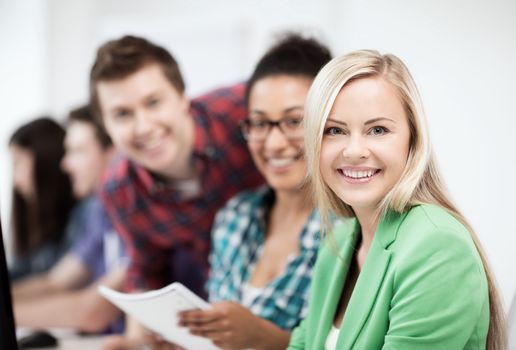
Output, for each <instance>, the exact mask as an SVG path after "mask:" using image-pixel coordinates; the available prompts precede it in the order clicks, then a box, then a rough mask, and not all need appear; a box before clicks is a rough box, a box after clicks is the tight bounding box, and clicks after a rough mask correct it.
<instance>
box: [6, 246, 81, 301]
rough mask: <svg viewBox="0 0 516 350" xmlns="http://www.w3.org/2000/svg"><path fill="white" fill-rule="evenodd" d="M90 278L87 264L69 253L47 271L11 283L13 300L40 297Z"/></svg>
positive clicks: (69, 287)
mask: <svg viewBox="0 0 516 350" xmlns="http://www.w3.org/2000/svg"><path fill="white" fill-rule="evenodd" d="M90 278H91V273H90V271H89V269H88V267H87V266H85V265H84V264H83V262H82V261H81V260H80V259H79V258H78V257H76V256H75V255H73V254H71V253H69V254H67V255H65V256H64V257H63V258H62V259H61V260H60V261H59V263H58V264H57V265H56V266H55V267H54V268H52V269H51V270H50V271H49V272H46V273H42V274H39V275H37V276H33V277H29V278H26V279H24V280H21V281H19V282H17V283H15V284H14V285H13V299H14V300H15V301H20V300H27V299H32V298H40V297H42V296H48V295H50V294H55V293H61V292H64V291H69V290H72V289H76V288H79V287H81V286H83V285H84V284H85V283H87V282H88V280H89V279H90Z"/></svg>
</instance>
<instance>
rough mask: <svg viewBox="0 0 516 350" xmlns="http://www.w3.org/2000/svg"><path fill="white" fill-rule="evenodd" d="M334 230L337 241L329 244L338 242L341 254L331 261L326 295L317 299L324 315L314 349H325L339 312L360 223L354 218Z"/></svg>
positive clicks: (315, 338)
mask: <svg viewBox="0 0 516 350" xmlns="http://www.w3.org/2000/svg"><path fill="white" fill-rule="evenodd" d="M349 225H351V226H352V227H353V229H352V230H350V226H349ZM334 232H335V234H334V237H335V241H336V242H331V241H330V242H328V244H330V246H331V245H332V243H336V244H337V249H338V254H339V255H338V256H337V257H335V259H333V260H332V261H331V262H332V263H334V264H333V266H332V267H331V271H329V272H328V273H329V274H331V275H330V277H329V283H328V284H327V285H325V286H324V288H328V290H327V291H324V294H326V297H325V298H324V299H322V300H317V304H319V305H318V306H319V307H317V308H315V309H319V310H320V314H321V316H322V317H321V318H320V319H319V321H318V322H319V324H318V326H317V330H316V332H315V335H314V338H313V339H314V344H313V347H312V348H314V349H324V343H325V341H326V337H327V336H328V333H329V331H330V328H331V326H332V324H333V319H334V318H335V313H336V312H337V307H338V304H339V301H340V297H341V295H342V290H343V287H344V281H345V280H346V276H347V272H348V270H349V265H350V262H351V258H352V257H353V252H354V249H355V246H356V242H357V239H358V223H357V222H356V220H354V222H353V223H351V222H347V223H345V224H343V228H342V229H336V230H335V231H334ZM334 254H336V252H334Z"/></svg>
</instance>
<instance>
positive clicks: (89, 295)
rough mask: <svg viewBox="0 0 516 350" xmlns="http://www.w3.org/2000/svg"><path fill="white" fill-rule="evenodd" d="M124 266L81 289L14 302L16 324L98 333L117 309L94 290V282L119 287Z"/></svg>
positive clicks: (112, 319)
mask: <svg viewBox="0 0 516 350" xmlns="http://www.w3.org/2000/svg"><path fill="white" fill-rule="evenodd" d="M125 276H126V268H125V267H121V268H118V269H115V270H113V271H111V272H109V273H108V274H107V275H105V276H104V277H103V278H101V279H100V280H99V281H98V283H94V284H92V285H90V286H88V287H87V288H85V289H82V290H77V291H69V292H64V293H57V294H55V295H51V296H48V297H45V298H42V299H32V300H21V301H15V303H14V315H15V318H16V324H17V325H19V326H25V327H34V328H38V327H44V328H46V327H65V328H75V329H78V330H81V331H85V332H100V331H102V330H104V329H105V328H106V327H107V326H109V325H110V324H111V323H112V322H113V321H114V320H115V319H116V317H117V316H118V315H120V310H119V309H118V308H116V306H114V305H113V304H111V303H110V302H109V301H107V300H106V299H104V298H103V297H102V296H101V295H100V294H99V293H98V291H97V286H98V284H104V285H106V286H108V287H110V288H113V289H120V288H121V287H122V285H123V282H124V279H125Z"/></svg>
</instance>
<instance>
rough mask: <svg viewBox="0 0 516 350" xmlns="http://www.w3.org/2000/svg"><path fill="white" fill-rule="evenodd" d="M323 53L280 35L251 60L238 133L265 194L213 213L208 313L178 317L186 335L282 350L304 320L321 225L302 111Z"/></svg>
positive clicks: (309, 42)
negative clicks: (309, 180) (312, 189)
mask: <svg viewBox="0 0 516 350" xmlns="http://www.w3.org/2000/svg"><path fill="white" fill-rule="evenodd" d="M330 59H331V55H330V52H329V50H328V49H327V48H326V47H325V46H323V45H321V44H320V43H318V42H317V41H316V40H314V39H305V38H303V37H301V36H299V35H293V34H290V35H287V36H286V37H284V38H283V39H282V40H280V41H279V42H278V43H277V44H276V45H275V46H274V47H272V48H271V49H270V50H269V51H268V52H267V53H266V54H265V55H264V56H263V57H262V58H261V60H260V61H259V62H258V65H257V67H256V68H255V71H254V73H253V74H252V76H251V78H250V79H249V81H248V84H247V94H246V95H247V101H248V117H247V119H245V120H244V121H243V123H242V131H243V134H244V136H245V138H246V140H247V146H248V147H249V150H250V152H251V155H252V157H253V160H254V162H255V164H256V166H257V167H258V169H259V170H260V172H261V173H262V175H263V176H264V177H265V179H266V180H267V186H264V187H262V188H260V189H258V190H254V191H245V192H242V193H240V194H238V195H237V196H235V197H233V198H232V199H231V200H230V201H229V202H228V204H227V205H226V206H225V207H224V208H223V209H222V210H221V211H220V212H219V213H218V214H217V216H216V220H215V224H214V229H213V231H212V232H213V236H212V254H211V272H210V278H209V281H208V290H209V296H210V301H211V302H212V306H213V308H212V309H211V310H209V311H201V310H196V311H189V312H185V313H183V314H182V317H181V319H180V321H181V322H180V324H181V325H183V326H186V327H188V328H189V329H190V332H191V333H192V334H197V335H201V336H204V337H207V338H209V339H211V340H212V341H213V342H214V343H215V344H216V345H218V346H219V347H221V348H224V349H270V350H272V349H285V348H286V346H287V344H288V341H289V338H290V331H291V330H292V329H293V328H294V327H295V326H296V325H297V324H298V323H299V322H300V320H301V319H302V318H303V317H304V315H305V312H306V309H307V304H308V289H309V286H310V280H311V277H312V267H313V265H314V262H315V258H316V256H317V250H318V248H319V243H320V229H321V225H320V220H319V216H318V215H317V213H316V211H315V209H314V202H313V200H312V198H311V192H310V187H309V186H308V185H307V182H306V178H305V177H306V164H305V158H304V152H303V127H302V121H303V111H304V104H305V99H306V94H307V92H308V88H309V87H310V85H311V83H312V80H313V79H314V77H315V76H316V75H317V72H319V70H320V69H321V67H322V66H323V65H324V64H326V63H327V62H328V61H329V60H330Z"/></svg>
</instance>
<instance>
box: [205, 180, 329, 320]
mask: <svg viewBox="0 0 516 350" xmlns="http://www.w3.org/2000/svg"><path fill="white" fill-rule="evenodd" d="M273 200H274V193H273V192H272V191H271V190H270V189H269V188H267V187H263V188H260V189H259V190H257V191H254V192H251V191H246V192H243V193H241V194H239V195H237V196H235V197H234V198H233V199H231V201H229V202H228V204H227V205H226V206H225V207H224V209H222V210H221V211H220V212H219V213H218V214H217V216H216V218H215V224H214V227H213V232H212V235H213V237H212V242H213V248H212V254H211V256H210V263H211V272H210V278H209V280H208V291H209V296H210V301H211V302H216V301H222V300H230V301H235V302H240V301H241V295H242V286H243V284H244V283H246V282H247V281H248V280H249V278H250V274H251V272H252V271H253V269H254V267H255V265H256V263H257V261H258V259H259V257H260V254H261V251H262V249H263V246H264V240H265V232H266V222H265V218H266V215H267V211H268V210H269V208H270V206H271V205H272V201H273ZM320 231H321V223H320V221H319V217H318V215H317V213H316V211H315V210H314V211H313V212H312V214H311V215H310V218H309V219H308V221H307V222H306V224H305V225H304V227H303V230H302V232H301V236H300V242H299V244H300V249H299V251H300V253H299V255H297V256H291V257H290V258H289V259H288V263H287V267H286V269H285V271H284V273H283V274H282V275H281V276H279V277H277V278H276V279H274V280H273V281H271V282H270V283H269V284H267V285H266V286H265V287H264V288H263V289H261V294H260V295H258V296H257V297H255V299H254V300H253V301H252V302H251V305H244V306H246V307H247V308H249V309H250V310H251V311H252V312H253V313H254V314H255V315H257V316H260V317H262V318H264V319H267V320H269V321H271V322H273V323H274V324H276V325H277V326H278V327H280V328H283V329H285V330H291V329H292V328H294V327H295V326H296V325H297V324H298V323H299V322H300V321H301V320H302V319H303V317H304V316H305V314H306V311H307V306H308V291H309V286H310V281H311V278H312V268H313V265H314V263H315V260H316V256H317V250H318V248H319V244H320V241H321V239H320Z"/></svg>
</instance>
